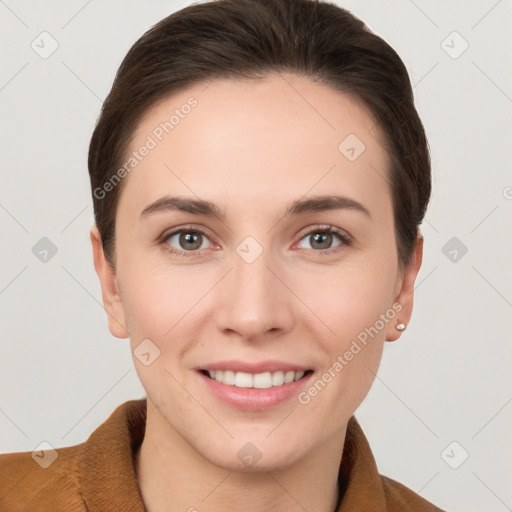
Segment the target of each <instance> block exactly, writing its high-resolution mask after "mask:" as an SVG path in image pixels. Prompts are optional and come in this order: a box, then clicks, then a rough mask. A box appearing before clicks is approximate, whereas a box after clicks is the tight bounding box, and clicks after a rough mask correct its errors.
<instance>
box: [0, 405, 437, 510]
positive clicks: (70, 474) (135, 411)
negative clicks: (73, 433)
mask: <svg viewBox="0 0 512 512" xmlns="http://www.w3.org/2000/svg"><path fill="white" fill-rule="evenodd" d="M145 425H146V400H145V399H141V400H130V401H128V402H125V403H124V404H122V405H120V406H119V407H117V409H116V410H115V411H114V412H113V413H112V414H111V416H110V417H109V418H108V420H107V421H105V422H104V423H103V424H102V425H100V426H99V427H98V428H97V429H96V430H95V431H94V432H93V433H92V434H91V436H90V437H89V439H88V440H87V441H86V442H84V443H81V444H78V445H75V446H69V447H66V448H57V449H56V452H57V455H58V457H57V458H56V459H55V460H54V461H53V462H51V459H52V457H55V453H52V451H51V450H47V451H40V452H18V453H9V454H4V455H0V512H14V511H30V512H36V511H37V512H49V511H52V512H56V511H66V512H78V511H83V512H85V511H89V512H93V511H94V512H100V511H101V512H106V511H116V512H120V511H123V512H128V511H134V512H135V511H136V512H144V511H145V508H144V503H143V500H142V496H141V493H140V490H139V486H138V484H137V479H136V474H135V470H134V466H133V463H134V454H135V453H136V450H137V449H138V447H139V445H140V443H141V442H142V439H143V437H144V430H145ZM48 462H51V464H50V465H49V466H48V467H46V469H44V468H43V467H42V466H45V465H47V463H48ZM339 481H340V494H341V495H342V499H341V504H340V506H339V508H338V512H395V511H396V512H442V511H441V509H439V508H437V507H435V506H434V505H432V504H430V503H429V502H427V501H425V500H424V499H423V498H421V497H420V496H418V495H417V494H415V493H414V492H413V491H411V490H409V489H408V488H407V487H405V486H403V485H402V484H400V483H398V482H395V481H394V480H391V479H390V478H387V477H385V476H381V475H379V473H378V471H377V466H376V464H375V460H374V458H373V455H372V452H371V450H370V446H369V444H368V441H367V440H366V437H365V436H364V434H363V431H362V430H361V427H360V426H359V424H358V423H357V421H356V419H355V418H354V417H352V418H351V420H350V422H349V424H348V428H347V436H346V440H345V446H344V451H343V457H342V462H341V465H340V472H339Z"/></svg>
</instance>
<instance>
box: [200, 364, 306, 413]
mask: <svg viewBox="0 0 512 512" xmlns="http://www.w3.org/2000/svg"><path fill="white" fill-rule="evenodd" d="M198 373H199V376H200V377H201V378H202V379H203V382H204V383H205V384H206V386H207V387H208V389H209V390H210V391H211V392H212V393H213V394H214V395H215V396H216V397H217V398H220V399H221V400H222V401H223V402H225V403H227V404H229V405H231V406H232V407H236V408H237V409H241V410H244V411H265V410H267V409H270V408H272V407H274V406H276V405H279V404H281V403H283V402H286V401H288V400H290V399H291V398H292V397H295V396H297V395H298V394H299V392H300V391H301V389H302V388H304V387H305V386H306V385H307V384H308V382H309V381H310V379H311V376H312V375H313V372H311V373H308V374H307V375H305V376H304V377H302V378H301V379H299V380H296V381H293V382H289V383H288V384H282V385H281V386H274V387H271V388H264V389H257V388H238V387H236V386H230V385H229V384H222V382H219V381H217V380H215V379H211V378H210V377H207V376H206V375H205V374H204V373H201V372H198Z"/></svg>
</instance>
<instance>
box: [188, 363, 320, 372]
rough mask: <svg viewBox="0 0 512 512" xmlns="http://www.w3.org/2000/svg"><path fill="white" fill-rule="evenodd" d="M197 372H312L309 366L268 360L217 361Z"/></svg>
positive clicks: (200, 368)
mask: <svg viewBox="0 0 512 512" xmlns="http://www.w3.org/2000/svg"><path fill="white" fill-rule="evenodd" d="M196 369H197V370H209V371H214V370H223V371H225V370H232V371H234V372H246V373H254V374H256V373H264V372H278V371H283V372H289V371H294V372H306V371H307V370H311V368H309V367H307V366H303V365H300V364H293V363H289V362H284V361H276V360H268V361H259V362H253V361H252V362H251V361H241V360H230V361H217V362H215V363H208V364H206V365H204V366H199V367H197V368H196Z"/></svg>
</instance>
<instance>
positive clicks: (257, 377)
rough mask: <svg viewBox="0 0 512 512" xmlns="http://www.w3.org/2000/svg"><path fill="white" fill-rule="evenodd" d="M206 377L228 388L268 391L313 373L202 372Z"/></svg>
mask: <svg viewBox="0 0 512 512" xmlns="http://www.w3.org/2000/svg"><path fill="white" fill-rule="evenodd" d="M202 373H203V374H204V375H207V376H208V377H210V378H211V379H213V380H216V381H218V382H220V383H222V384H226V385H228V386H235V387H237V388H255V389H267V388H272V387H277V386H282V385H283V384H289V383H290V382H294V381H298V380H299V379H302V378H303V377H304V375H306V374H309V373H312V370H307V371H305V372H304V371H300V372H294V371H291V370H290V371H286V372H285V371H276V372H263V373H247V372H235V371H232V370H202Z"/></svg>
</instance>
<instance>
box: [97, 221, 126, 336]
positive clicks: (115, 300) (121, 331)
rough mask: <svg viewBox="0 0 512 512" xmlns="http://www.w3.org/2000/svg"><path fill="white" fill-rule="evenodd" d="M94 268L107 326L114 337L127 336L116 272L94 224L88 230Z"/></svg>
mask: <svg viewBox="0 0 512 512" xmlns="http://www.w3.org/2000/svg"><path fill="white" fill-rule="evenodd" d="M90 236H91V244H92V255H93V258H94V268H95V269H96V273H97V274H98V277H99V279H100V285H101V295H102V297H103V306H104V308H105V311H106V313H107V319H108V328H109V330H110V332H111V333H112V335H113V336H115V337H116V338H128V336H129V334H130V333H129V332H128V329H127V328H126V318H125V312H124V307H123V303H122V302H121V297H120V296H119V293H118V290H117V285H116V272H115V270H114V269H113V268H112V266H111V265H110V263H109V262H108V260H107V258H106V256H105V252H104V251H103V243H102V242H101V235H100V232H99V230H98V228H97V226H96V224H94V225H93V226H92V228H91V232H90Z"/></svg>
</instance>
